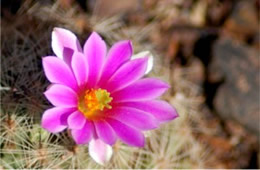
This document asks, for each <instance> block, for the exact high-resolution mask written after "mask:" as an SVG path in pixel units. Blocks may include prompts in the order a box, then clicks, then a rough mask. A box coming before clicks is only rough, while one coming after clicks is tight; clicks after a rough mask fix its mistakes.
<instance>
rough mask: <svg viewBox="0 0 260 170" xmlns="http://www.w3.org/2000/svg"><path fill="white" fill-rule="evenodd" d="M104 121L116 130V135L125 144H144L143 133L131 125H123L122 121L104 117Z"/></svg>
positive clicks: (138, 145)
mask: <svg viewBox="0 0 260 170" xmlns="http://www.w3.org/2000/svg"><path fill="white" fill-rule="evenodd" d="M106 121H107V122H108V123H109V124H110V125H111V127H112V128H113V129H114V131H115V132H116V134H117V136H118V137H119V138H120V139H121V140H122V141H123V142H124V143H126V144H128V145H130V146H137V147H143V146H144V144H145V138H144V135H143V134H142V133H141V132H140V131H139V130H136V129H134V128H132V127H129V126H127V125H125V124H124V123H122V122H120V121H118V120H115V119H111V118H106Z"/></svg>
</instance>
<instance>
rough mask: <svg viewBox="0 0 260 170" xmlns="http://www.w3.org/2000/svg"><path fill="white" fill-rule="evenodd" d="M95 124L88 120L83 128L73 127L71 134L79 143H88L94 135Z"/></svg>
mask: <svg viewBox="0 0 260 170" xmlns="http://www.w3.org/2000/svg"><path fill="white" fill-rule="evenodd" d="M93 130H94V129H93V124H92V122H90V121H88V120H86V123H85V125H84V126H83V128H82V129H79V130H78V129H72V130H71V135H72V137H73V139H74V140H75V142H76V143H77V144H86V143H88V142H89V141H90V139H91V138H92V135H93Z"/></svg>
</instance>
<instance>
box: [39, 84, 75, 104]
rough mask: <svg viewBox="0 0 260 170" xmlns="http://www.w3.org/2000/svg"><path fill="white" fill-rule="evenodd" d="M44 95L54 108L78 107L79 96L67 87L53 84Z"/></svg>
mask: <svg viewBox="0 0 260 170" xmlns="http://www.w3.org/2000/svg"><path fill="white" fill-rule="evenodd" d="M44 95H45V96H46V98H47V99H48V100H49V101H50V102H51V103H52V104H53V105H54V106H63V107H76V106H77V94H76V93H75V92H74V91H73V90H72V89H70V88H69V87H67V86H64V85H61V84H53V85H51V87H50V88H49V89H48V90H47V91H46V92H44Z"/></svg>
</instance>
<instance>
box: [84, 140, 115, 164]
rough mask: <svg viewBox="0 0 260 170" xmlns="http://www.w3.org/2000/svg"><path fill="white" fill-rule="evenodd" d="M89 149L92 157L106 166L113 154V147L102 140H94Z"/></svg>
mask: <svg viewBox="0 0 260 170" xmlns="http://www.w3.org/2000/svg"><path fill="white" fill-rule="evenodd" d="M88 149H89V154H90V156H91V157H92V158H93V159H94V160H95V161H96V162H97V163H99V164H101V165H105V164H106V163H107V162H108V161H109V160H110V158H111V156H112V154H113V150H112V147H111V146H110V145H108V144H106V143H104V142H103V141H102V140H100V139H92V140H91V141H90V142H89V146H88Z"/></svg>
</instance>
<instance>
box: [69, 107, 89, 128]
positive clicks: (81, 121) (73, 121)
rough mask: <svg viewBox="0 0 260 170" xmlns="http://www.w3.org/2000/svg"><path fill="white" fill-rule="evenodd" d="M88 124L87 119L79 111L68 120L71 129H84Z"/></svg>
mask: <svg viewBox="0 0 260 170" xmlns="http://www.w3.org/2000/svg"><path fill="white" fill-rule="evenodd" d="M85 123H86V117H85V116H84V115H83V114H82V113H81V112H79V111H75V112H74V113H72V114H71V115H70V116H69V118H68V126H69V128H70V129H82V128H83V126H84V125H85Z"/></svg>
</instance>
